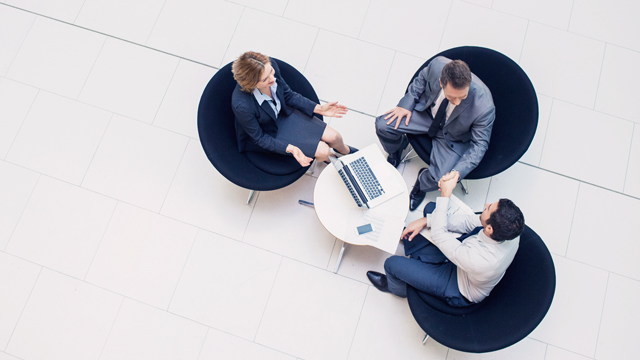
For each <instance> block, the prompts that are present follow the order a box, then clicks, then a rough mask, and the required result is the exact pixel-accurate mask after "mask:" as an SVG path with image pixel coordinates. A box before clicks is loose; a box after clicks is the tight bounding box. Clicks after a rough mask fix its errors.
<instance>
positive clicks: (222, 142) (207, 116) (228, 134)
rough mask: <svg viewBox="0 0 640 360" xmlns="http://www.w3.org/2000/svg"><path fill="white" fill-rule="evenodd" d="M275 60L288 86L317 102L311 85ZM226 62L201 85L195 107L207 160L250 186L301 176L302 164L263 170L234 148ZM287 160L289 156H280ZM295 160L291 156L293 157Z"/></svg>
mask: <svg viewBox="0 0 640 360" xmlns="http://www.w3.org/2000/svg"><path fill="white" fill-rule="evenodd" d="M275 60H276V61H277V62H278V65H279V67H280V71H281V73H282V77H283V78H284V79H286V81H287V84H289V86H290V87H291V89H292V90H294V91H296V92H298V93H300V94H301V95H303V96H305V97H306V98H308V99H310V100H313V101H315V102H317V103H319V100H318V96H317V95H316V93H315V91H314V90H313V87H312V86H311V84H310V83H309V81H307V79H306V78H305V77H304V76H303V75H302V74H301V73H300V72H299V71H298V70H296V69H295V68H294V67H292V66H291V65H289V64H287V63H286V62H284V61H282V60H278V59H275ZM231 65H232V63H229V64H227V65H225V66H224V67H222V68H221V69H220V70H218V71H217V72H216V74H215V75H214V76H213V77H212V78H211V80H210V81H209V83H208V84H207V86H206V87H205V89H204V91H203V93H202V97H201V98H200V104H199V107H198V134H199V137H200V143H201V144H202V148H203V149H204V152H205V154H206V155H207V157H208V158H209V161H211V164H213V166H214V167H215V168H216V170H218V172H219V173H220V174H222V175H223V176H224V177H225V178H227V179H228V180H229V181H231V182H232V183H234V184H236V185H238V186H241V187H244V188H247V189H251V190H259V191H264V190H275V189H279V188H282V187H284V186H287V185H289V184H291V183H293V182H294V181H295V180H297V179H298V178H299V177H300V176H302V175H303V174H304V173H305V171H306V168H300V169H299V170H298V171H296V172H294V173H291V174H287V175H286V176H285V175H273V174H270V173H267V172H265V171H263V170H261V169H259V168H258V167H256V166H255V165H254V164H252V163H251V161H249V159H248V158H247V155H246V153H241V152H239V151H238V143H237V140H236V129H235V115H234V114H233V109H232V108H231V95H232V93H233V90H234V88H235V86H236V81H235V79H234V78H233V73H232V72H231ZM254 155H255V156H254V157H253V160H254V161H255V159H268V158H269V157H270V156H273V157H284V156H283V155H279V154H254ZM284 158H286V160H291V159H290V158H289V157H284ZM294 161H295V160H294Z"/></svg>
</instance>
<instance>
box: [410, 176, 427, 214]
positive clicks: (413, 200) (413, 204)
mask: <svg viewBox="0 0 640 360" xmlns="http://www.w3.org/2000/svg"><path fill="white" fill-rule="evenodd" d="M425 171H427V168H422V169H420V171H418V178H417V179H416V183H415V184H413V189H411V193H410V194H409V210H411V211H413V210H415V209H417V208H418V206H420V204H422V201H423V200H424V197H425V195H427V192H426V191H420V175H422V173H423V172H425Z"/></svg>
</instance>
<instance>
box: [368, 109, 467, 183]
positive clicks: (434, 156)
mask: <svg viewBox="0 0 640 360" xmlns="http://www.w3.org/2000/svg"><path fill="white" fill-rule="evenodd" d="M385 116H386V115H380V116H378V117H377V118H376V133H377V134H378V138H379V139H380V143H382V147H383V148H384V150H385V151H386V152H387V153H389V154H391V153H393V152H395V151H398V150H399V149H400V148H401V147H406V146H407V144H408V141H407V139H406V134H413V135H424V136H428V135H427V132H428V131H429V126H431V122H432V119H431V117H429V116H428V115H427V114H426V112H425V111H415V110H414V111H413V112H412V114H411V120H409V125H408V126H407V125H405V119H403V120H402V121H401V122H400V126H399V127H398V129H394V128H393V127H394V126H395V125H394V124H395V123H392V124H390V125H387V121H388V120H385V119H384V118H385ZM431 141H432V144H433V149H432V150H431V158H430V159H429V160H430V162H431V163H430V165H429V170H428V171H425V172H423V173H422V175H421V176H420V190H422V191H427V192H428V191H434V190H438V181H439V180H440V178H441V177H442V176H444V175H445V174H446V173H448V172H449V171H451V170H452V169H453V166H454V165H455V164H456V163H457V162H458V160H459V159H460V156H461V155H459V154H457V153H456V152H455V151H453V149H451V148H450V147H449V145H448V144H447V141H446V139H445V138H444V134H443V132H442V129H440V130H438V133H437V134H436V136H434V137H433V138H431Z"/></svg>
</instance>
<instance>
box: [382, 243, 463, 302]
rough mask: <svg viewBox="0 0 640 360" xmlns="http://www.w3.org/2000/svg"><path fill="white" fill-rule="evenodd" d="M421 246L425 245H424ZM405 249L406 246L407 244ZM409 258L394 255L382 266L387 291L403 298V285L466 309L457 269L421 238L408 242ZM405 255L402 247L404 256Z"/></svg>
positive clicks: (404, 292) (433, 246)
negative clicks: (411, 250) (387, 285)
mask: <svg viewBox="0 0 640 360" xmlns="http://www.w3.org/2000/svg"><path fill="white" fill-rule="evenodd" d="M421 242H427V243H428V244H426V245H425V244H424V243H421ZM407 245H409V244H407ZM410 245H411V246H409V247H410V248H412V249H414V248H418V250H415V251H413V252H411V253H410V254H407V255H409V256H410V257H409V258H406V257H404V256H397V255H394V256H392V257H390V258H388V259H387V260H386V261H385V262H384V270H385V272H386V273H387V281H388V283H389V291H391V293H392V294H395V295H397V296H400V297H407V284H409V285H411V286H413V287H414V288H416V289H418V290H420V291H422V292H425V293H427V294H430V295H433V296H436V297H439V298H441V299H443V300H444V301H446V302H447V303H448V304H449V305H451V306H454V307H462V306H467V305H470V304H471V303H469V302H468V301H467V300H466V299H465V298H464V297H463V296H462V294H460V289H459V288H458V274H457V270H458V269H457V267H456V265H455V264H453V263H452V262H451V261H449V260H448V259H447V257H446V256H444V254H443V253H442V252H441V251H440V249H438V247H437V246H435V245H433V244H431V242H429V240H427V239H426V238H425V237H423V236H422V235H420V234H418V235H416V237H414V238H413V240H412V241H411V244H410ZM407 252H408V249H407V247H405V253H407Z"/></svg>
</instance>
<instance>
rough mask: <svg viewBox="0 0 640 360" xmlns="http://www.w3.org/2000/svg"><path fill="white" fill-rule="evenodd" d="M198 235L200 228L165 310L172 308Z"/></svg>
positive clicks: (192, 240) (197, 229)
mask: <svg viewBox="0 0 640 360" xmlns="http://www.w3.org/2000/svg"><path fill="white" fill-rule="evenodd" d="M198 235H200V228H196V233H195V235H194V236H193V239H191V247H189V253H188V254H187V257H186V258H185V260H184V264H183V265H182V269H181V270H180V276H178V281H177V282H176V284H175V286H174V288H173V292H172V293H171V298H169V303H168V304H167V308H166V309H165V311H167V312H169V309H170V308H171V303H173V298H174V297H175V296H176V291H178V286H179V285H180V281H181V280H182V275H184V269H185V268H186V267H187V264H188V263H189V259H190V258H191V254H192V253H193V247H194V246H195V245H196V241H197V240H198ZM201 350H202V349H201Z"/></svg>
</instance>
